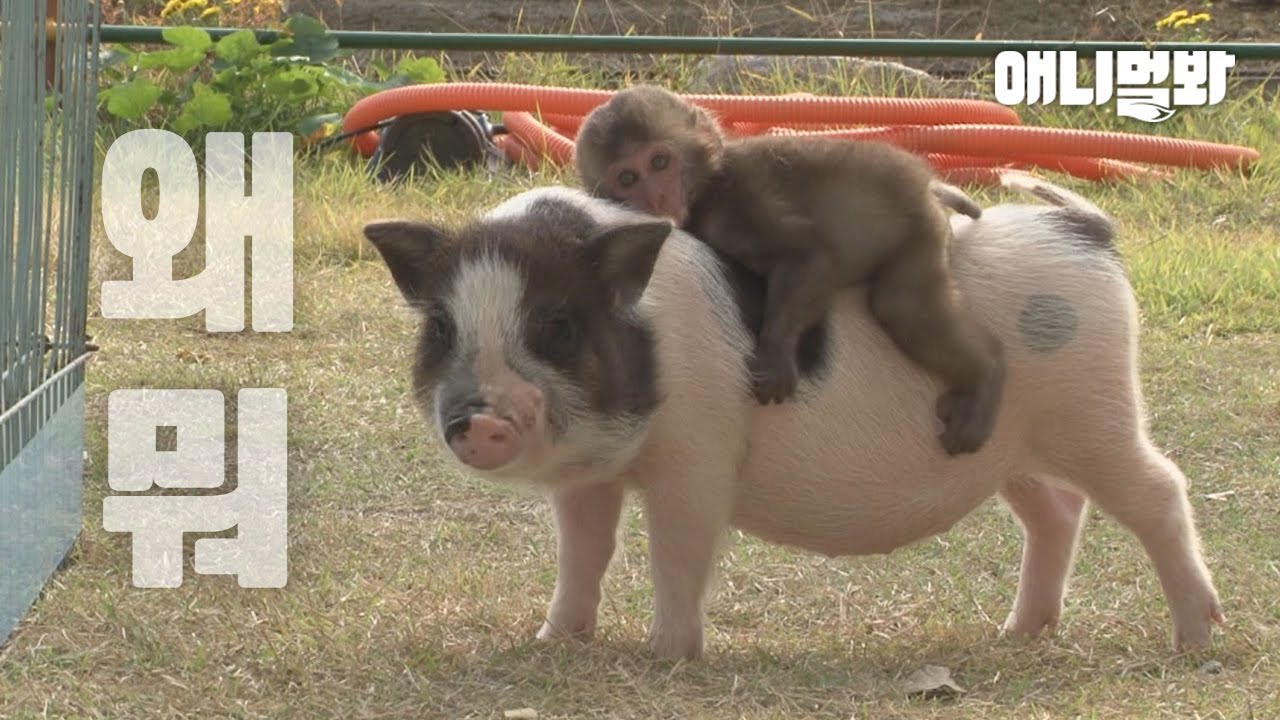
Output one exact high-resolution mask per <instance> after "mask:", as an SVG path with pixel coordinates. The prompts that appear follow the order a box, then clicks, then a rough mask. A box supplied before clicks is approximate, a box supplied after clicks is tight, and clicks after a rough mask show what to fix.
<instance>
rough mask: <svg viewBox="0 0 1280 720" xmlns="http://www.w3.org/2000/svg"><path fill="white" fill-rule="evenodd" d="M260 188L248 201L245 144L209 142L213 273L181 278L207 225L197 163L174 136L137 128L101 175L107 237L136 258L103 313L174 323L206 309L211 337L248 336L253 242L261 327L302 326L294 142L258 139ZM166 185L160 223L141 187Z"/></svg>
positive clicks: (232, 136)
mask: <svg viewBox="0 0 1280 720" xmlns="http://www.w3.org/2000/svg"><path fill="white" fill-rule="evenodd" d="M252 167H253V174H252V176H251V178H252V183H253V189H252V191H251V192H249V193H246V183H245V181H246V176H245V151H244V136H243V135H242V134H241V133H238V132H217V133H209V134H208V135H207V137H206V157H205V186H206V188H205V190H206V192H205V206H204V218H205V225H204V243H203V249H204V269H203V270H201V271H200V272H199V273H197V274H196V275H194V276H192V277H187V278H181V279H175V278H174V267H173V260H174V256H175V255H177V254H178V253H179V252H181V251H182V250H183V249H185V248H186V247H187V246H188V245H189V244H190V243H191V240H192V238H193V237H194V234H195V232H196V223H197V222H198V221H199V218H200V210H201V207H200V202H201V201H200V180H199V176H198V170H197V166H196V160H195V156H194V154H193V152H192V150H191V147H190V146H188V145H187V142H186V141H185V140H183V139H182V137H181V136H179V135H176V134H174V133H172V132H169V131H167V130H155V129H146V130H134V131H132V132H129V133H126V134H124V135H122V136H121V137H120V138H118V139H117V140H115V142H113V143H112V144H111V147H110V148H109V149H108V151H107V156H106V159H105V160H104V161H103V167H102V184H101V185H102V223H103V227H104V229H105V230H106V233H107V239H108V240H109V241H110V242H111V244H112V245H113V246H114V247H115V248H116V249H117V250H119V251H120V252H122V253H124V254H126V255H128V256H129V257H131V258H132V259H133V272H132V277H131V278H130V279H129V280H106V281H103V283H102V315H103V317H105V318H111V319H142V318H146V319H174V318H184V317H190V316H192V315H195V314H196V313H198V312H200V311H201V310H203V311H205V329H206V330H208V331H210V332H238V331H241V330H243V329H244V326H245V317H244V315H245V312H244V286H245V250H244V241H245V238H246V237H251V238H252V243H251V247H252V253H253V258H252V260H253V292H252V297H253V329H254V330H257V331H266V332H284V331H288V330H291V329H292V328H293V136H292V134H291V133H254V135H253V156H252ZM148 170H150V171H152V172H154V173H155V177H156V180H157V181H158V183H157V184H158V186H159V188H158V189H159V199H158V202H157V203H156V204H157V208H156V210H155V213H154V215H153V216H152V217H147V214H146V213H145V212H144V210H143V203H142V198H141V197H140V194H139V193H140V187H141V185H142V182H143V179H144V177H145V176H146V173H147V171H148Z"/></svg>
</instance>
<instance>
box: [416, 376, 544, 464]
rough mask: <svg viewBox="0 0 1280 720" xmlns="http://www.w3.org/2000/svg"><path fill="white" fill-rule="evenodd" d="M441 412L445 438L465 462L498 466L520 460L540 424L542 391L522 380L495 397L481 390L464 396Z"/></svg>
mask: <svg viewBox="0 0 1280 720" xmlns="http://www.w3.org/2000/svg"><path fill="white" fill-rule="evenodd" d="M448 405H449V407H447V409H445V411H444V412H442V413H441V416H442V417H441V419H442V423H441V424H442V426H443V430H444V440H445V443H446V444H447V445H448V446H449V449H450V450H451V451H452V452H453V454H454V455H455V456H456V457H457V458H458V460H460V461H461V462H462V463H464V464H466V465H468V466H470V467H473V468H475V469H477V470H497V469H499V468H501V467H503V466H505V465H508V464H509V463H511V462H513V461H514V460H516V458H517V456H519V454H520V452H521V450H523V449H524V446H525V443H526V442H527V438H526V437H525V435H526V434H528V432H530V431H532V430H533V429H534V427H535V426H536V425H537V415H538V413H539V412H540V411H541V410H542V393H541V391H539V390H538V389H537V388H536V387H534V386H533V385H530V384H527V383H522V384H520V385H518V386H515V387H513V388H512V390H510V391H508V392H506V393H496V394H495V397H493V399H492V401H490V400H487V399H486V398H484V397H482V396H481V395H480V394H475V395H470V396H467V397H464V398H461V399H460V400H459V401H457V402H455V403H449V404H448Z"/></svg>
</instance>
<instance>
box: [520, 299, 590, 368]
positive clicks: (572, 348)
mask: <svg viewBox="0 0 1280 720" xmlns="http://www.w3.org/2000/svg"><path fill="white" fill-rule="evenodd" d="M529 329H530V338H529V340H530V346H531V349H532V350H533V351H534V352H535V353H537V354H538V355H540V356H542V357H543V358H545V359H546V360H547V361H549V362H551V363H554V364H557V365H567V364H569V363H571V362H572V360H573V358H574V357H575V356H576V355H577V354H578V345H579V343H580V342H581V335H580V333H579V332H578V324H577V322H575V320H574V318H573V314H572V313H571V312H569V311H568V310H566V309H563V308H545V309H541V310H537V311H535V312H534V313H533V314H532V316H531V318H530V328H529Z"/></svg>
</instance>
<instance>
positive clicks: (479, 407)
mask: <svg viewBox="0 0 1280 720" xmlns="http://www.w3.org/2000/svg"><path fill="white" fill-rule="evenodd" d="M484 409H485V402H484V399H483V398H481V397H480V396H479V395H474V396H472V397H470V398H467V399H466V400H464V401H463V402H461V403H459V404H458V405H457V406H456V407H454V408H452V409H450V411H449V412H448V414H447V415H446V416H445V420H444V440H445V442H447V443H452V442H453V438H454V436H455V435H457V434H458V433H465V432H467V430H469V429H470V428H471V416H472V415H476V414H479V413H483V412H484Z"/></svg>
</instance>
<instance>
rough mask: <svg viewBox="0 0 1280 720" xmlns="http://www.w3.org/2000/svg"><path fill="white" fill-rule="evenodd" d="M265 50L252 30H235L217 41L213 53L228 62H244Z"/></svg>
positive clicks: (263, 52)
mask: <svg viewBox="0 0 1280 720" xmlns="http://www.w3.org/2000/svg"><path fill="white" fill-rule="evenodd" d="M266 52H267V48H266V46H264V45H263V44H262V43H260V42H258V38H257V37H255V36H254V34H253V31H252V30H237V31H235V32H233V33H231V34H230V35H228V36H226V37H224V38H222V39H221V40H219V41H218V45H217V47H216V48H215V49H214V53H215V54H217V56H218V57H219V58H221V59H223V60H226V61H227V62H229V63H234V64H241V63H246V62H248V61H250V60H252V59H253V58H255V57H257V56H259V55H263V54H265V53H266Z"/></svg>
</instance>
